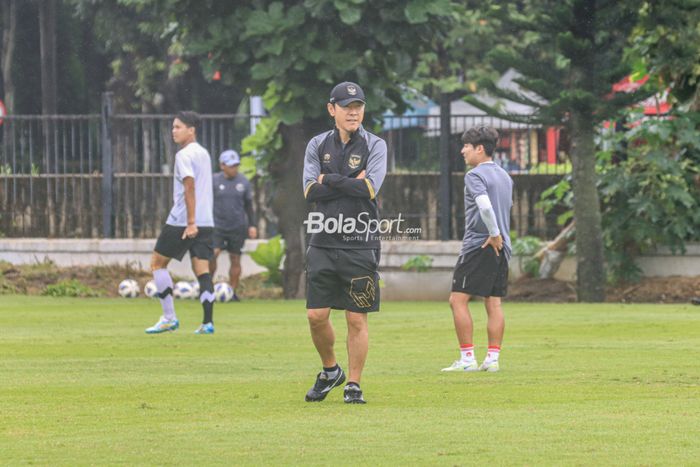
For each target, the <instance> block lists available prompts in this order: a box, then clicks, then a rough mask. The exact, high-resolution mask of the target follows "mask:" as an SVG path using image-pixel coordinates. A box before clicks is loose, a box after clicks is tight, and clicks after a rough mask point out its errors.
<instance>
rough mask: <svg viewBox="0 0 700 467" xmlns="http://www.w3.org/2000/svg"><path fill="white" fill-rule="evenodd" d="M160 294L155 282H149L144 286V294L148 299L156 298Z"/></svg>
mask: <svg viewBox="0 0 700 467" xmlns="http://www.w3.org/2000/svg"><path fill="white" fill-rule="evenodd" d="M157 293H158V287H156V283H155V281H148V282H146V285H144V286H143V294H144V295H145V296H146V297H148V298H155V297H156V294H157Z"/></svg>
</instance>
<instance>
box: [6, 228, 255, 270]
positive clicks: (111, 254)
mask: <svg viewBox="0 0 700 467" xmlns="http://www.w3.org/2000/svg"><path fill="white" fill-rule="evenodd" d="M258 242H260V240H246V243H245V245H244V246H243V255H242V256H241V266H242V268H243V273H242V275H243V276H244V277H245V276H249V275H251V274H257V273H259V272H263V271H264V270H265V269H264V268H262V267H260V266H258V265H257V264H255V262H253V260H252V259H250V256H248V254H247V252H250V251H253V250H255V248H257V244H258ZM155 245H156V241H155V239H138V240H135V239H129V240H121V239H120V240H100V239H49V238H18V239H15V238H13V239H8V238H3V239H0V261H3V260H4V261H9V262H10V263H13V264H30V263H36V262H41V261H43V260H44V259H46V258H48V259H50V260H51V261H53V262H54V263H56V264H57V265H58V266H90V265H95V264H127V263H128V264H130V265H132V266H133V267H137V268H140V269H143V270H145V271H148V270H149V269H150V267H151V266H150V264H151V253H152V252H153V247H154V246H155ZM229 266H230V262H229V258H228V254H225V253H222V254H221V255H220V256H219V261H218V269H217V271H216V276H217V277H222V278H223V277H225V276H228V269H229ZM168 269H169V270H170V271H171V272H172V273H173V274H174V275H176V276H180V277H184V278H189V279H191V280H194V279H195V277H194V273H193V272H192V267H191V266H190V260H189V255H185V257H184V258H183V259H182V261H171V262H170V266H169V267H168Z"/></svg>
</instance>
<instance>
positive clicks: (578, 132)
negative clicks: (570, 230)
mask: <svg viewBox="0 0 700 467" xmlns="http://www.w3.org/2000/svg"><path fill="white" fill-rule="evenodd" d="M571 146H572V147H571V159H572V163H573V192H574V219H575V220H576V261H577V264H576V281H577V284H576V285H577V288H576V291H577V295H578V300H579V301H580V302H602V301H603V300H604V299H605V266H604V256H603V234H602V226H601V214H600V202H599V200H598V189H597V187H596V181H597V176H596V171H595V141H594V123H593V119H592V118H591V117H590V116H588V115H581V114H580V113H578V112H576V111H574V112H572V116H571Z"/></svg>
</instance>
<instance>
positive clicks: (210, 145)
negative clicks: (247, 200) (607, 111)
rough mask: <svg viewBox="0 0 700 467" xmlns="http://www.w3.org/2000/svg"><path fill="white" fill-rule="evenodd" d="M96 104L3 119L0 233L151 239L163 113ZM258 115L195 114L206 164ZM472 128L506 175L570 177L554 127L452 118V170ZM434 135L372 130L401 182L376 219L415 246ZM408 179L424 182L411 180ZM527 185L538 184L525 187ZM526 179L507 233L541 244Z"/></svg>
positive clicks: (164, 167) (429, 224)
mask: <svg viewBox="0 0 700 467" xmlns="http://www.w3.org/2000/svg"><path fill="white" fill-rule="evenodd" d="M104 104H105V105H103V111H102V114H93V115H60V116H9V117H5V118H4V120H3V122H2V125H1V126H0V138H1V142H0V236H2V235H5V236H11V237H21V236H27V237H67V238H76V237H77V238H97V237H110V236H114V237H116V238H148V237H154V236H156V235H157V234H158V231H159V229H160V227H161V226H162V224H163V222H164V221H165V218H166V217H167V213H168V212H169V209H170V204H171V202H172V183H173V181H172V167H173V163H174V157H175V153H176V151H177V148H176V147H175V145H174V143H173V141H172V137H171V125H172V116H171V115H119V114H113V113H112V112H111V104H110V102H109V101H108V100H106V101H105V103H104ZM260 118H262V117H260V116H250V115H233V114H230V115H202V126H201V128H200V130H199V131H198V140H199V141H200V143H201V144H202V145H203V146H204V147H206V148H207V149H208V150H209V152H210V153H211V154H212V158H213V161H212V162H213V167H215V168H216V167H218V164H217V163H216V160H215V159H216V156H217V155H218V154H219V153H220V152H222V151H223V150H225V149H228V148H235V149H239V148H240V144H241V140H242V139H243V138H244V137H245V136H247V135H248V134H249V133H250V129H251V125H252V124H253V123H255V122H256V121H258V120H259V119H260ZM477 125H493V126H496V127H497V128H498V129H499V131H500V132H501V135H502V138H501V142H500V144H499V147H498V149H497V151H496V159H497V160H498V161H499V163H501V164H502V165H503V166H504V167H505V168H507V169H508V170H509V171H510V172H511V173H512V174H513V175H514V176H516V175H517V176H518V177H520V176H522V175H524V174H530V173H532V174H533V175H534V174H536V175H542V174H548V175H561V174H562V173H564V172H566V171H568V170H570V168H569V167H567V164H566V161H565V156H563V154H562V153H561V152H560V151H559V141H558V139H557V140H553V139H552V130H551V129H543V128H537V127H529V126H527V125H522V124H515V123H504V122H503V121H500V120H497V121H494V120H493V119H491V118H490V117H484V116H473V115H472V116H452V118H451V128H450V130H451V131H450V137H449V140H450V149H449V152H450V155H451V165H452V170H454V171H456V172H459V171H462V170H463V168H464V162H463V161H462V159H461V156H460V154H459V150H460V148H461V146H462V144H461V142H460V140H459V137H460V135H461V133H462V131H463V130H464V129H465V128H468V127H471V126H477ZM440 132H441V128H440V125H439V116H434V115H429V116H424V117H414V116H408V117H390V118H387V119H385V121H384V127H383V129H382V131H381V132H380V135H381V136H382V137H384V138H385V139H386V140H387V143H388V149H389V171H390V178H389V179H387V181H389V180H391V185H395V184H398V185H400V186H397V187H396V189H389V188H388V187H389V184H387V185H386V187H385V189H383V192H382V196H381V197H380V198H382V199H383V201H382V202H383V204H384V205H385V206H386V208H387V209H385V210H384V212H385V213H386V214H387V215H391V213H393V212H394V211H396V212H399V211H400V212H403V213H404V216H406V215H408V216H409V217H410V218H411V223H412V224H413V225H414V226H421V227H422V228H423V232H424V234H423V238H424V239H437V238H440V236H439V233H438V229H437V228H436V226H438V225H439V224H440V214H439V211H438V210H437V208H436V205H437V203H438V199H437V198H436V196H431V195H430V193H427V194H425V195H419V194H418V193H419V191H421V189H422V188H428V187H433V188H430V189H429V191H431V192H433V191H437V190H438V184H439V182H438V174H437V173H436V172H437V170H438V169H439V167H440V163H439V161H440V158H439V155H438V153H439V150H438V147H439V137H440ZM556 136H557V138H558V136H559V133H558V132H557V134H556ZM552 144H554V147H552ZM553 152H554V154H555V158H554V159H553V158H552V153H553ZM105 174H106V175H107V176H104V175H105ZM416 174H419V175H422V176H421V177H408V175H416ZM453 179H454V180H455V182H454V187H453V190H452V191H453V195H452V200H453V201H454V203H453V204H454V206H452V212H453V215H452V216H451V217H452V220H451V224H452V228H451V232H452V233H451V236H452V237H453V238H458V236H459V235H460V233H461V231H462V228H463V226H461V224H460V222H462V223H463V212H462V211H463V206H462V201H461V198H462V196H461V194H460V193H461V177H453ZM535 179H538V180H540V182H539V183H535V184H533V183H531V182H533V181H534V180H535ZM555 179H556V178H555ZM555 179H551V180H555ZM523 180H525V179H523ZM527 180H528V183H524V184H523V183H519V184H520V185H521V186H528V187H529V188H528V189H527V190H526V191H524V192H522V193H521V194H520V195H517V194H516V200H515V204H516V207H515V209H514V224H515V226H514V228H516V229H517V230H518V232H519V233H520V234H534V235H541V236H544V235H549V233H550V231H551V225H550V223H548V221H547V220H546V216H544V214H543V213H542V212H541V210H539V209H538V208H537V207H536V206H535V205H534V201H533V199H534V198H533V196H535V197H539V193H540V192H541V191H542V189H543V186H544V185H543V183H544V184H548V183H551V180H550V178H546V177H545V178H544V179H543V178H542V177H539V178H538V177H532V178H528V179H527ZM542 180H544V181H542ZM417 181H418V183H419V184H420V185H421V186H422V188H421V186H416V187H415V190H414V189H413V188H411V187H413V186H414V185H415V183H417ZM547 186H548V185H547ZM261 190H262V188H261ZM423 191H425V190H423ZM105 193H107V194H111V196H110V195H108V196H105ZM533 193H534V194H533ZM433 194H434V193H433ZM257 195H258V196H259V197H260V195H261V193H257ZM260 199H264V196H262V197H261V198H259V199H258V201H259V202H260ZM259 202H258V205H260V203H259Z"/></svg>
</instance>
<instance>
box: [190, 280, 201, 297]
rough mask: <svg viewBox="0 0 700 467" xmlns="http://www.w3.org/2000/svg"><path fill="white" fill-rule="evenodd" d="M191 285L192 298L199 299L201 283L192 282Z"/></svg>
mask: <svg viewBox="0 0 700 467" xmlns="http://www.w3.org/2000/svg"><path fill="white" fill-rule="evenodd" d="M190 285H191V286H192V296H191V297H190V298H194V299H197V298H199V281H192V282H190Z"/></svg>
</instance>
